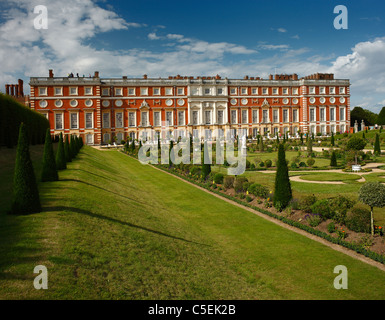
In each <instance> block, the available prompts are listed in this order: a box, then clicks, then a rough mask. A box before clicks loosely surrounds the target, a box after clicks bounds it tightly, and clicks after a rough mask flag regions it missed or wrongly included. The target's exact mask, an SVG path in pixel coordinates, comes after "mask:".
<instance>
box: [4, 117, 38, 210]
mask: <svg viewBox="0 0 385 320" xmlns="http://www.w3.org/2000/svg"><path fill="white" fill-rule="evenodd" d="M40 211H41V204H40V197H39V190H38V188H37V183H36V177H35V172H34V171H33V165H32V161H31V157H30V154H29V143H28V137H27V131H26V127H25V125H24V123H21V124H20V130H19V140H18V144H17V151H16V162H15V174H14V177H13V203H12V208H11V212H10V213H13V214H29V213H37V212H40Z"/></svg>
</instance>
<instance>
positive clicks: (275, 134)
mask: <svg viewBox="0 0 385 320" xmlns="http://www.w3.org/2000/svg"><path fill="white" fill-rule="evenodd" d="M278 133H279V128H277V127H274V128H273V135H274V136H277V135H278Z"/></svg>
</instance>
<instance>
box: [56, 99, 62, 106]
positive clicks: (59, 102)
mask: <svg viewBox="0 0 385 320" xmlns="http://www.w3.org/2000/svg"><path fill="white" fill-rule="evenodd" d="M62 106H63V101H61V100H56V101H55V107H58V108H60V107H62Z"/></svg>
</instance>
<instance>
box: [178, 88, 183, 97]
mask: <svg viewBox="0 0 385 320" xmlns="http://www.w3.org/2000/svg"><path fill="white" fill-rule="evenodd" d="M177 90H178V91H177V92H178V95H179V96H182V95H184V88H178V89H177Z"/></svg>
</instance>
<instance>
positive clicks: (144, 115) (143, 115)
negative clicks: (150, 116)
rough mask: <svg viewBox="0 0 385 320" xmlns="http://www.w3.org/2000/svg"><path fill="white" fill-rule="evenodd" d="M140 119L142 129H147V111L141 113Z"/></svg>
mask: <svg viewBox="0 0 385 320" xmlns="http://www.w3.org/2000/svg"><path fill="white" fill-rule="evenodd" d="M140 118H141V124H142V127H147V111H142V113H141V117H140Z"/></svg>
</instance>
